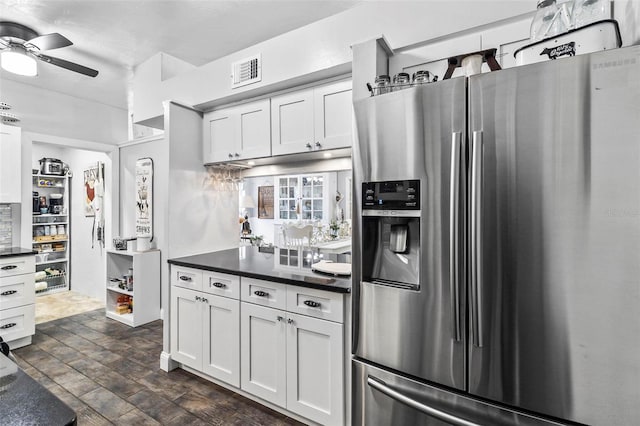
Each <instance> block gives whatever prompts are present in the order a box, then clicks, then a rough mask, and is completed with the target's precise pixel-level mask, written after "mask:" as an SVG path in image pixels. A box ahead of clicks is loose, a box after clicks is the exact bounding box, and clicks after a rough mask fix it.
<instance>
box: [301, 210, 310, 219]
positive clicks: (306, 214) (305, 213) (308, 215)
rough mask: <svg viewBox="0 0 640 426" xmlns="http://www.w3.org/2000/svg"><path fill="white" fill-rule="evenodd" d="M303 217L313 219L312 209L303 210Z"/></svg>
mask: <svg viewBox="0 0 640 426" xmlns="http://www.w3.org/2000/svg"><path fill="white" fill-rule="evenodd" d="M302 219H305V220H308V219H311V211H304V212H302Z"/></svg>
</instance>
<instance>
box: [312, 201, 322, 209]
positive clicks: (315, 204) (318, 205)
mask: <svg viewBox="0 0 640 426" xmlns="http://www.w3.org/2000/svg"><path fill="white" fill-rule="evenodd" d="M313 209H314V210H320V211H322V200H313Z"/></svg>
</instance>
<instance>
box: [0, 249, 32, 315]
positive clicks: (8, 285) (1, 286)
mask: <svg viewBox="0 0 640 426" xmlns="http://www.w3.org/2000/svg"><path fill="white" fill-rule="evenodd" d="M31 257H33V256H31ZM35 302H36V290H35V281H34V275H33V273H30V274H22V275H14V276H12V277H3V278H0V309H9V308H15V307H17V306H23V305H28V304H33V303H35Z"/></svg>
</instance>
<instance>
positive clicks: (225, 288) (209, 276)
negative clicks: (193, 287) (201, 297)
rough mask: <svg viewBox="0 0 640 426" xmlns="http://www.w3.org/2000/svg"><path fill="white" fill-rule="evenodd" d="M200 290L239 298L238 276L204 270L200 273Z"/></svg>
mask: <svg viewBox="0 0 640 426" xmlns="http://www.w3.org/2000/svg"><path fill="white" fill-rule="evenodd" d="M202 291H204V292H205V293H210V294H217V295H218V296H224V297H230V298H232V299H240V277H238V276H237V275H229V274H221V273H219V272H209V271H204V272H203V273H202Z"/></svg>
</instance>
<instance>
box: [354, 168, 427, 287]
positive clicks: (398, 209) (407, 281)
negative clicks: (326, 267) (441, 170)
mask: <svg viewBox="0 0 640 426" xmlns="http://www.w3.org/2000/svg"><path fill="white" fill-rule="evenodd" d="M420 216H421V210H420V181H419V180H394V181H384V182H363V183H362V234H361V235H362V275H363V276H362V279H363V281H366V282H369V283H373V284H379V285H388V286H393V287H400V288H406V289H412V290H418V289H419V288H420Z"/></svg>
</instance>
